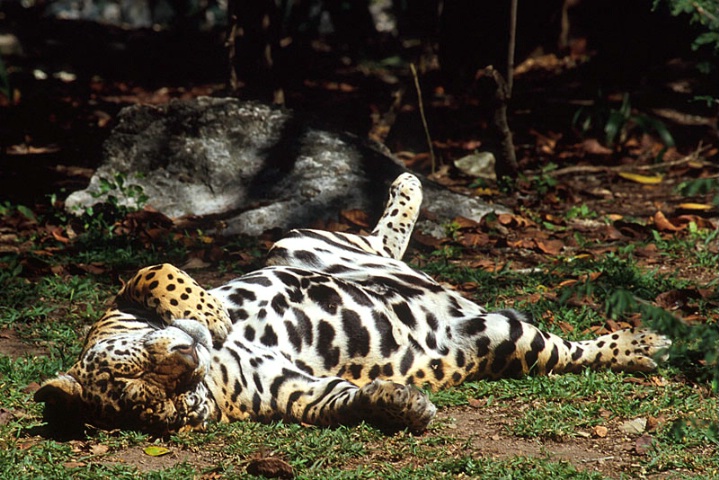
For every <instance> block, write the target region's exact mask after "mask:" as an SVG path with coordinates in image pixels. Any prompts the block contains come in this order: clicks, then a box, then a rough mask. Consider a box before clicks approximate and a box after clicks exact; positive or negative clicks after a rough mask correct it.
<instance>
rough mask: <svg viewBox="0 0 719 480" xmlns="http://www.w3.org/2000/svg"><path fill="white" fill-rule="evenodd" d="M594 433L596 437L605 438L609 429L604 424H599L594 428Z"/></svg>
mask: <svg viewBox="0 0 719 480" xmlns="http://www.w3.org/2000/svg"><path fill="white" fill-rule="evenodd" d="M592 433H593V434H594V436H595V437H599V438H604V437H606V436H607V434H608V433H609V429H608V428H607V427H605V426H604V425H597V426H596V427H594V429H593V430H592Z"/></svg>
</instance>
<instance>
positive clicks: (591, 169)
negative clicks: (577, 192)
mask: <svg viewBox="0 0 719 480" xmlns="http://www.w3.org/2000/svg"><path fill="white" fill-rule="evenodd" d="M710 148H711V145H707V146H702V145H699V147H697V149H696V150H695V151H693V152H692V153H690V154H688V155H685V156H683V157H682V158H678V159H676V160H671V161H669V162H661V163H654V164H652V165H637V166H632V167H627V166H626V165H620V166H616V167H610V166H608V165H602V166H595V165H572V166H570V167H565V168H559V169H557V170H552V171H547V172H543V171H540V170H532V171H529V172H525V175H540V174H541V175H546V176H549V177H561V176H563V175H575V174H582V173H602V172H632V171H636V170H641V171H651V170H661V169H663V168H668V167H675V166H677V165H683V164H685V163H689V162H702V165H712V164H711V163H709V162H706V161H702V160H701V155H702V154H703V153H704V152H706V151H708V150H709V149H710Z"/></svg>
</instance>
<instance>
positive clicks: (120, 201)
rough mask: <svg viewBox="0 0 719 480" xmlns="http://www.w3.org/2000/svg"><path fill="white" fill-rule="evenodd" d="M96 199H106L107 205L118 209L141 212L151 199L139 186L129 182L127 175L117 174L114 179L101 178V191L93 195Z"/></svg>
mask: <svg viewBox="0 0 719 480" xmlns="http://www.w3.org/2000/svg"><path fill="white" fill-rule="evenodd" d="M92 196H93V197H94V198H101V197H104V198H105V200H106V201H107V203H109V204H110V205H112V206H113V207H116V208H118V209H127V210H128V211H136V210H141V209H142V207H144V206H145V204H147V201H148V200H149V197H148V196H147V195H146V194H145V191H144V189H143V188H142V187H141V186H140V185H137V184H134V183H130V182H128V179H127V175H126V174H124V173H122V172H115V174H114V175H113V176H112V178H104V177H103V178H100V191H99V192H96V193H93V194H92Z"/></svg>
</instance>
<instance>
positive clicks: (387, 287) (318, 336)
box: [35, 174, 670, 432]
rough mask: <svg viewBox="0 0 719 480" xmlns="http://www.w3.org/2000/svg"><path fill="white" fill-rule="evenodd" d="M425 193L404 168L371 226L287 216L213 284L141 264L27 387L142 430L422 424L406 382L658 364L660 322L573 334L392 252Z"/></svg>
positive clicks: (50, 409) (53, 407) (66, 408)
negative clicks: (265, 242)
mask: <svg viewBox="0 0 719 480" xmlns="http://www.w3.org/2000/svg"><path fill="white" fill-rule="evenodd" d="M421 201H422V196H421V185H420V183H419V181H418V180H417V179H416V178H415V177H414V176H412V175H410V174H403V175H402V176H400V177H399V178H398V179H397V180H396V181H395V182H394V183H393V185H392V187H391V189H390V199H389V201H388V203H387V207H386V209H385V212H384V214H383V216H382V218H381V219H380V221H379V223H378V225H377V227H376V228H375V229H374V231H373V232H372V233H371V234H370V235H369V236H357V235H349V234H343V233H329V232H322V231H315V230H296V231H293V232H290V234H289V235H288V236H287V237H286V238H284V239H282V240H280V241H279V242H277V243H276V244H275V245H274V247H273V248H272V249H271V251H270V253H269V256H268V260H267V265H268V266H266V267H265V268H262V269H261V270H258V271H255V272H252V273H249V274H247V275H245V276H243V277H241V278H238V279H236V280H233V281H232V282H230V283H228V284H227V285H224V286H222V287H219V288H215V289H213V290H210V291H209V292H208V291H206V290H204V289H203V288H202V287H200V286H199V285H198V284H197V283H196V282H195V281H194V280H192V279H191V278H190V277H189V276H188V275H187V274H185V273H184V272H182V271H180V270H178V269H177V268H175V267H173V266H171V265H157V266H154V267H148V268H145V269H143V270H141V271H140V272H139V273H138V274H137V275H136V276H135V277H134V278H133V279H132V280H130V281H129V282H128V283H127V284H126V285H125V286H124V287H123V288H122V290H121V291H120V293H119V295H118V296H117V298H116V300H115V303H114V305H113V306H112V307H111V308H110V309H109V310H108V311H107V313H106V314H105V315H104V316H103V318H102V319H100V321H98V322H97V323H96V324H95V325H94V326H93V328H92V329H91V330H90V333H89V334H88V336H87V339H86V341H85V346H84V348H83V350H82V353H81V355H80V359H79V360H78V362H77V363H75V365H73V366H72V368H70V370H69V371H68V372H67V373H65V374H61V375H59V376H58V377H56V378H54V379H51V380H49V381H48V382H46V383H45V384H44V385H43V386H42V387H41V388H40V389H39V390H38V391H37V393H36V395H35V398H36V400H37V401H40V402H45V403H46V417H47V418H48V420H49V421H50V422H55V421H67V420H69V419H75V420H77V421H78V422H79V424H82V423H83V422H87V423H92V424H95V425H99V426H104V427H122V428H139V429H142V430H146V431H152V432H169V431H176V430H180V429H185V428H199V427H202V426H204V425H205V423H206V422H207V421H210V420H215V421H233V420H241V419H246V418H251V419H257V420H272V419H283V420H285V421H295V422H305V423H309V424H317V425H337V424H348V423H354V422H358V421H362V420H365V421H369V422H374V423H376V424H378V425H381V426H383V427H386V428H409V429H411V430H413V431H417V432H419V431H422V430H424V429H425V428H426V426H427V425H428V423H429V422H430V420H431V419H432V417H433V415H434V413H435V408H434V406H433V405H432V404H431V403H430V402H429V400H428V399H427V397H426V396H425V395H424V394H423V393H422V392H420V391H419V390H417V389H416V388H414V387H413V385H426V386H429V387H430V388H432V389H438V388H445V387H450V386H453V385H457V384H459V383H462V382H464V381H466V380H471V379H480V378H498V377H515V376H519V375H522V374H526V373H537V374H546V373H550V372H555V373H561V372H572V371H576V370H578V369H580V368H583V367H592V368H601V367H609V368H613V369H619V370H629V371H632V370H638V371H647V370H652V369H654V368H655V367H656V364H655V362H654V360H653V359H652V357H653V356H655V355H656V354H657V353H658V352H660V350H662V349H664V348H666V347H668V346H669V345H670V342H669V340H667V339H666V338H664V337H662V336H660V335H656V334H653V333H651V332H647V331H636V330H622V331H619V332H616V333H612V334H609V335H603V336H601V337H599V338H597V339H594V340H587V341H581V342H569V341H566V340H563V339H561V338H559V337H557V336H555V335H552V334H549V333H544V332H542V331H540V330H539V329H538V328H537V327H535V326H534V325H532V324H530V323H528V322H526V321H525V320H524V317H523V316H522V315H521V314H520V313H518V312H516V311H513V310H503V311H499V312H493V313H489V312H487V311H486V310H485V309H483V308H482V307H480V306H478V305H476V304H475V303H473V302H471V301H469V300H467V299H465V298H464V297H462V296H461V295H459V294H457V293H455V292H453V291H451V290H448V289H446V288H445V287H443V286H441V285H440V284H438V283H437V282H435V281H434V280H433V279H432V278H430V277H429V276H427V275H425V274H423V273H420V272H417V271H415V270H413V269H411V268H410V267H409V266H407V265H406V264H405V263H403V262H401V261H400V260H399V259H400V258H401V257H402V255H403V254H404V251H405V249H406V247H407V243H408V241H409V238H410V235H411V232H412V228H413V226H414V223H415V221H416V219H417V216H418V214H419V207H420V204H421Z"/></svg>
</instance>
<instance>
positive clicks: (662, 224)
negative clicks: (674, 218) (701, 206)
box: [654, 211, 686, 232]
mask: <svg viewBox="0 0 719 480" xmlns="http://www.w3.org/2000/svg"><path fill="white" fill-rule="evenodd" d="M654 226H656V227H657V230H659V231H660V232H678V231H680V230H684V229H685V228H686V226H680V227H677V226H676V225H674V224H673V223H672V222H670V221H669V220H668V219H667V217H666V216H665V215H664V213H662V212H661V211H658V212H657V213H655V214H654Z"/></svg>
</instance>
